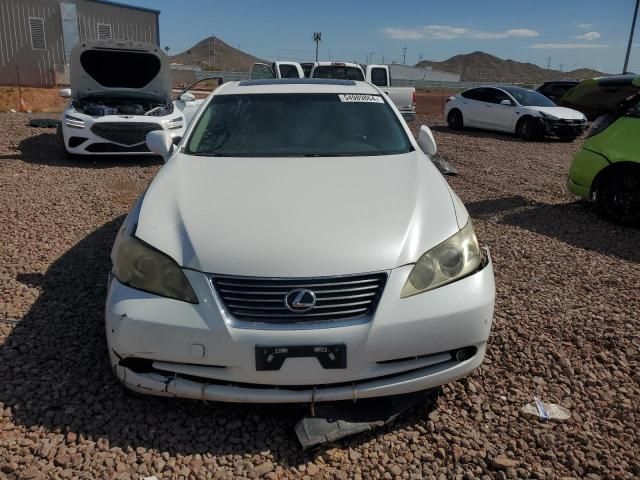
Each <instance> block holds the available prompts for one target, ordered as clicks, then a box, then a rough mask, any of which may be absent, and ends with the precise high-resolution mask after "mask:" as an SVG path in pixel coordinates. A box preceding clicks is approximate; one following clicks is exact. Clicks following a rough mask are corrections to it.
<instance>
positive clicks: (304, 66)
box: [300, 63, 313, 78]
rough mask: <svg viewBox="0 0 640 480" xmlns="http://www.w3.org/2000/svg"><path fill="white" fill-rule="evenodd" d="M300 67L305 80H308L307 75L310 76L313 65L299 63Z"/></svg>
mask: <svg viewBox="0 0 640 480" xmlns="http://www.w3.org/2000/svg"><path fill="white" fill-rule="evenodd" d="M300 66H301V67H302V72H303V73H304V76H305V77H306V78H309V75H311V70H313V63H301V64H300Z"/></svg>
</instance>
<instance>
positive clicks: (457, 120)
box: [447, 108, 464, 130]
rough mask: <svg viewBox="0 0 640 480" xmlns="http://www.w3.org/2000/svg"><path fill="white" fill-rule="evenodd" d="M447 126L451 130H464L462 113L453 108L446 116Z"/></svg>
mask: <svg viewBox="0 0 640 480" xmlns="http://www.w3.org/2000/svg"><path fill="white" fill-rule="evenodd" d="M447 124H448V125H449V128H450V129H451V130H462V129H463V128H464V118H462V112H461V111H460V110H458V109H457V108H454V109H453V110H451V111H450V112H449V114H448V115H447Z"/></svg>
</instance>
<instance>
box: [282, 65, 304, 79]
mask: <svg viewBox="0 0 640 480" xmlns="http://www.w3.org/2000/svg"><path fill="white" fill-rule="evenodd" d="M278 67H279V69H280V77H281V78H300V74H299V73H298V69H297V68H296V67H295V65H286V64H284V65H279V66H278Z"/></svg>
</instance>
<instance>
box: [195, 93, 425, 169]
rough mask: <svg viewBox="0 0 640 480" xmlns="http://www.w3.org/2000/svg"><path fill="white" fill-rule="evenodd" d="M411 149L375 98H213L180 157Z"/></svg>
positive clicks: (382, 102) (396, 122)
mask: <svg viewBox="0 0 640 480" xmlns="http://www.w3.org/2000/svg"><path fill="white" fill-rule="evenodd" d="M412 149H413V147H412V145H411V142H410V141H409V138H408V137H407V134H406V133H405V130H404V128H403V127H402V125H401V123H400V121H399V119H398V117H397V116H396V115H395V113H394V112H393V110H392V109H391V107H390V106H389V104H388V103H387V102H386V101H385V100H384V98H383V97H382V96H380V95H361V94H337V93H334V94H328V93H327V94H324V93H323V94H306V93H305V94H293V93H287V94H244V95H218V96H214V98H213V99H212V100H211V103H209V104H208V106H207V107H206V108H205V111H204V112H203V114H202V115H201V116H200V118H199V119H198V120H197V124H196V125H195V128H194V129H193V133H192V134H191V137H190V138H189V140H188V142H187V146H186V150H185V153H187V154H191V155H199V156H220V157H283V156H287V157H305V156H309V157H312V156H318V157H325V156H328V157H335V156H373V155H396V154H401V153H407V152H409V151H411V150H412Z"/></svg>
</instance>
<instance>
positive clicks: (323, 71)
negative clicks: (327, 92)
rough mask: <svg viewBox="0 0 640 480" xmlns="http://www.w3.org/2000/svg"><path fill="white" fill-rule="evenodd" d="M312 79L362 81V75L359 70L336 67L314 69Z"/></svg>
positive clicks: (356, 68)
mask: <svg viewBox="0 0 640 480" xmlns="http://www.w3.org/2000/svg"><path fill="white" fill-rule="evenodd" d="M313 78H335V79H337V80H358V81H364V75H363V74H362V69H361V68H358V67H343V66H338V65H330V66H329V65H328V66H321V67H316V68H315V69H314V70H313Z"/></svg>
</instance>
